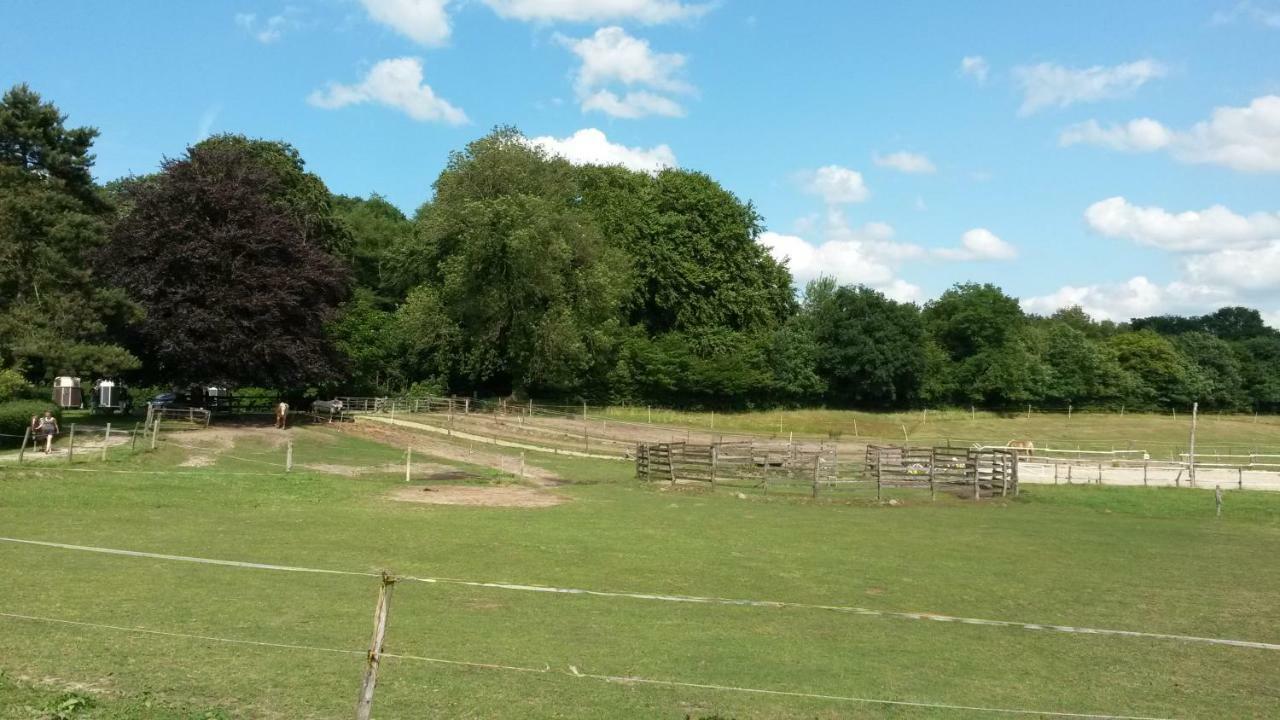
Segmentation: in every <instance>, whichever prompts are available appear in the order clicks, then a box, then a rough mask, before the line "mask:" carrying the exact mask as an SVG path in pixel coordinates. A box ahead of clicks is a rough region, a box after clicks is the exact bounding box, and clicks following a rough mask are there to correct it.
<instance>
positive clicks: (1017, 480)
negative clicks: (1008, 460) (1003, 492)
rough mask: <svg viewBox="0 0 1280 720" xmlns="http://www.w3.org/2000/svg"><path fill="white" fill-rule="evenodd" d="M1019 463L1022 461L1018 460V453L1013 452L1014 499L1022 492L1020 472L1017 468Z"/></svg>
mask: <svg viewBox="0 0 1280 720" xmlns="http://www.w3.org/2000/svg"><path fill="white" fill-rule="evenodd" d="M1020 462H1022V461H1021V460H1019V459H1018V453H1016V452H1015V453H1014V454H1013V496H1014V497H1018V494H1019V493H1021V492H1022V478H1021V476H1020V474H1019V472H1020V470H1019V466H1018V463H1020Z"/></svg>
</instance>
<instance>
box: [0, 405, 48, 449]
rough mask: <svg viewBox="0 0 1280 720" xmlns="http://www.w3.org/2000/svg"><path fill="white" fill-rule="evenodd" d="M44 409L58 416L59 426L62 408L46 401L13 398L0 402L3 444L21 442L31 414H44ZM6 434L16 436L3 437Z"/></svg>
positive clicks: (0, 426) (0, 436)
mask: <svg viewBox="0 0 1280 720" xmlns="http://www.w3.org/2000/svg"><path fill="white" fill-rule="evenodd" d="M45 410H52V411H53V416H54V417H56V418H58V425H59V427H61V425H62V408H57V407H54V406H53V404H52V403H49V402H47V401H44V400H14V401H11V402H7V403H0V442H2V443H3V444H5V445H19V444H21V443H22V436H23V434H24V433H26V431H27V426H28V425H30V424H31V416H32V415H44V411H45ZM6 435H8V436H16V437H4V436H6Z"/></svg>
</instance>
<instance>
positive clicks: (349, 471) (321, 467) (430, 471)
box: [298, 462, 477, 480]
mask: <svg viewBox="0 0 1280 720" xmlns="http://www.w3.org/2000/svg"><path fill="white" fill-rule="evenodd" d="M298 467H300V468H305V469H307V470H314V471H316V472H322V473H327V474H329V475H341V476H343V477H359V476H361V475H377V474H386V473H395V474H397V475H404V465H401V464H400V463H383V464H381V465H334V464H331V463H307V464H305V465H298ZM413 477H415V478H418V479H422V480H465V479H468V478H474V477H477V476H476V475H474V474H472V473H468V472H462V471H460V470H458V469H457V468H453V467H450V466H448V465H440V464H437V463H419V462H415V463H414V464H413Z"/></svg>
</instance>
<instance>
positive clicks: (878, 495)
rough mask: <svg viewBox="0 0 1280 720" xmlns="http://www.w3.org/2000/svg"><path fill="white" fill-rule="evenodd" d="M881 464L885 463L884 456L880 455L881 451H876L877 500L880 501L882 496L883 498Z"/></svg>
mask: <svg viewBox="0 0 1280 720" xmlns="http://www.w3.org/2000/svg"><path fill="white" fill-rule="evenodd" d="M881 465H884V458H882V457H880V454H879V453H876V502H880V498H881V485H882V482H881V478H880V466H881Z"/></svg>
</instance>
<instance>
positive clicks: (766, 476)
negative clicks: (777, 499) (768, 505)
mask: <svg viewBox="0 0 1280 720" xmlns="http://www.w3.org/2000/svg"><path fill="white" fill-rule="evenodd" d="M763 485H764V494H765V495H768V494H769V451H768V450H765V451H764V482H763Z"/></svg>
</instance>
